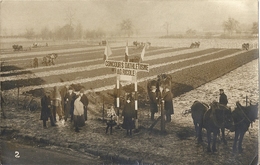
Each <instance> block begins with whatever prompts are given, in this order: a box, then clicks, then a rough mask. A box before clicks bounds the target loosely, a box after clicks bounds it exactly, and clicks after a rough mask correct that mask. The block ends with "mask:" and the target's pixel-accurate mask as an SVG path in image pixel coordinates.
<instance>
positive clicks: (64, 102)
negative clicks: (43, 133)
mask: <svg viewBox="0 0 260 165" xmlns="http://www.w3.org/2000/svg"><path fill="white" fill-rule="evenodd" d="M84 92H85V90H84V89H81V90H80V91H79V92H75V91H74V89H73V88H72V87H70V86H66V87H64V88H62V89H61V91H59V89H58V87H56V86H55V87H54V90H53V91H52V92H49V91H46V92H45V93H44V95H43V97H42V98H41V106H42V109H41V120H43V127H44V128H47V126H46V121H48V118H50V122H51V126H56V122H57V119H56V114H58V118H59V120H60V121H61V120H62V119H64V121H65V122H66V121H67V119H68V118H69V116H70V121H71V122H72V121H74V126H75V131H76V132H79V127H81V126H84V125H85V121H86V120H87V106H88V103H89V101H88V98H87V96H86V95H85V94H84Z"/></svg>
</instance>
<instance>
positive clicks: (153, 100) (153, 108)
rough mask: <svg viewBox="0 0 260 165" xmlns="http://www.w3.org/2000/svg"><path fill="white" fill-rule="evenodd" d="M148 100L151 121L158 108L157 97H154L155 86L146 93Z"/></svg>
mask: <svg viewBox="0 0 260 165" xmlns="http://www.w3.org/2000/svg"><path fill="white" fill-rule="evenodd" d="M148 95H149V98H150V111H151V120H154V114H155V113H156V112H158V106H157V102H158V99H157V96H156V86H155V85H152V86H151V91H149V93H148Z"/></svg>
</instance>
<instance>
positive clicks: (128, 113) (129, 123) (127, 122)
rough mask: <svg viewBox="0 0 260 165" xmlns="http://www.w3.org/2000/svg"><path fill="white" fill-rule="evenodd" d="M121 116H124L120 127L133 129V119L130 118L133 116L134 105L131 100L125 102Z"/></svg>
mask: <svg viewBox="0 0 260 165" xmlns="http://www.w3.org/2000/svg"><path fill="white" fill-rule="evenodd" d="M122 116H124V120H123V125H122V127H123V128H124V129H133V128H134V127H135V126H134V121H133V120H132V118H134V117H135V106H134V101H131V102H129V103H127V102H126V103H125V106H124V109H123V112H122Z"/></svg>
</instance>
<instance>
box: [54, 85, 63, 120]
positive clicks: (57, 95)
mask: <svg viewBox="0 0 260 165" xmlns="http://www.w3.org/2000/svg"><path fill="white" fill-rule="evenodd" d="M52 105H53V117H54V121H55V122H56V121H57V120H56V113H57V114H58V116H59V120H61V119H62V114H63V113H62V108H61V95H60V92H59V89H58V87H56V86H55V87H54V91H53V94H52Z"/></svg>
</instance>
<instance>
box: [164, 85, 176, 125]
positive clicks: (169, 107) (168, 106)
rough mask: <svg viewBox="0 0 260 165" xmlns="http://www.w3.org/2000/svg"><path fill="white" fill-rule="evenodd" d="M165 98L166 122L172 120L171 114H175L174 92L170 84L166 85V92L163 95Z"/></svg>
mask: <svg viewBox="0 0 260 165" xmlns="http://www.w3.org/2000/svg"><path fill="white" fill-rule="evenodd" d="M163 96H164V97H163V99H164V109H165V114H166V122H171V115H172V114H174V109H173V102H172V98H173V94H172V92H171V91H170V88H169V86H166V87H165V93H164V95H163Z"/></svg>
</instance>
